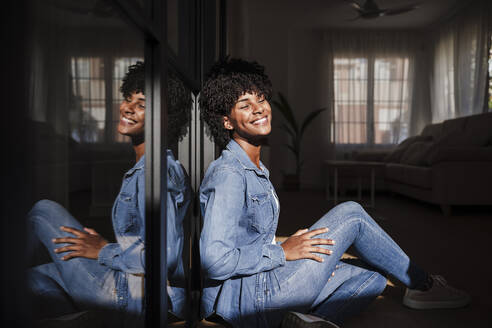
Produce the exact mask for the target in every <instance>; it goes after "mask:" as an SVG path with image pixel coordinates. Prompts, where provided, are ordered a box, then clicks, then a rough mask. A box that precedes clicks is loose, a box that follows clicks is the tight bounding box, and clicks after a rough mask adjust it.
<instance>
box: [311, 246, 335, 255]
mask: <svg viewBox="0 0 492 328" xmlns="http://www.w3.org/2000/svg"><path fill="white" fill-rule="evenodd" d="M309 252H310V253H320V254H325V255H331V254H333V251H332V250H330V249H326V248H322V247H311V248H309Z"/></svg>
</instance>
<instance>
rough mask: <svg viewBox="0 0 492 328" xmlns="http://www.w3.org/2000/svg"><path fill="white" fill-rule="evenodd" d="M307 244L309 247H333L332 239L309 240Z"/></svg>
mask: <svg viewBox="0 0 492 328" xmlns="http://www.w3.org/2000/svg"><path fill="white" fill-rule="evenodd" d="M309 243H310V244H311V245H335V241H334V240H333V239H324V238H315V239H309Z"/></svg>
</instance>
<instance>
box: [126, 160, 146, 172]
mask: <svg viewBox="0 0 492 328" xmlns="http://www.w3.org/2000/svg"><path fill="white" fill-rule="evenodd" d="M144 166H145V155H143V156H142V157H140V159H139V160H138V162H137V163H136V164H135V165H134V166H133V167H132V168H131V169H129V170H128V171H127V172H126V173H125V177H128V176H130V175H132V174H133V173H135V171H137V170H142V169H143V168H144Z"/></svg>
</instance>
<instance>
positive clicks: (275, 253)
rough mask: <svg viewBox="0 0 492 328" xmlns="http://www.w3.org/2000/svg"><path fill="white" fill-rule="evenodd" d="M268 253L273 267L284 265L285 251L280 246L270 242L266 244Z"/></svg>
mask: <svg viewBox="0 0 492 328" xmlns="http://www.w3.org/2000/svg"><path fill="white" fill-rule="evenodd" d="M268 253H269V254H268V257H269V258H270V260H272V264H273V267H274V268H276V267H279V266H284V265H285V253H284V249H283V248H282V246H280V245H274V244H270V245H268Z"/></svg>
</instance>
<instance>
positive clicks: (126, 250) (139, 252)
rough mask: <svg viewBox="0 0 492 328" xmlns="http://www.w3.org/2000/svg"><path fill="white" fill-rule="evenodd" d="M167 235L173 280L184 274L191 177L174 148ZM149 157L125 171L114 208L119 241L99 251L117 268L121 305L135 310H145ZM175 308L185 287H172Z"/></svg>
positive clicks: (170, 159) (169, 155)
mask: <svg viewBox="0 0 492 328" xmlns="http://www.w3.org/2000/svg"><path fill="white" fill-rule="evenodd" d="M167 163H168V194H167V204H168V206H167V218H168V223H167V227H168V229H167V231H168V233H167V238H168V249H167V258H168V261H167V262H168V263H167V267H168V272H169V277H170V279H171V278H172V279H174V280H179V279H180V278H182V279H184V276H182V275H181V272H182V266H183V265H182V263H180V262H181V252H182V245H183V227H182V221H183V219H184V217H185V214H186V208H187V206H188V204H189V201H190V188H189V183H188V177H187V175H186V173H185V171H184V169H183V168H182V166H181V164H180V163H179V162H178V161H176V160H175V159H174V157H173V155H172V152H171V151H170V150H168V151H167ZM144 165H145V156H142V158H140V160H139V161H138V162H137V163H136V164H135V166H133V168H131V169H130V170H129V171H128V172H126V173H125V175H124V177H123V183H122V185H121V189H120V193H119V194H118V196H117V197H116V200H115V202H114V205H113V210H112V221H113V229H114V233H115V236H116V241H117V242H116V243H109V244H107V245H106V246H104V247H103V248H102V249H101V251H100V252H99V258H98V261H99V263H101V264H103V265H106V266H108V267H110V268H111V269H113V270H114V275H115V281H116V286H115V290H116V296H117V301H118V306H119V307H120V308H121V309H125V310H126V311H128V312H131V313H141V312H142V310H143V300H144V295H143V291H144V273H145V244H144V240H145V166H144ZM168 291H169V296H170V298H171V303H172V306H173V311H174V312H175V313H177V314H178V315H179V314H180V311H182V309H181V307H182V304H184V303H183V301H184V290H182V289H181V290H175V289H174V288H173V290H170V289H169V288H168Z"/></svg>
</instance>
